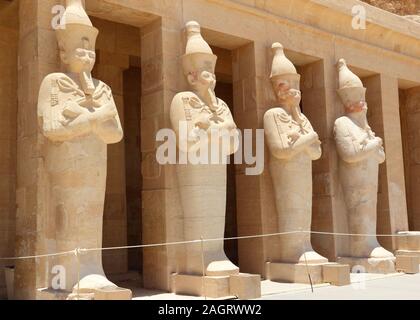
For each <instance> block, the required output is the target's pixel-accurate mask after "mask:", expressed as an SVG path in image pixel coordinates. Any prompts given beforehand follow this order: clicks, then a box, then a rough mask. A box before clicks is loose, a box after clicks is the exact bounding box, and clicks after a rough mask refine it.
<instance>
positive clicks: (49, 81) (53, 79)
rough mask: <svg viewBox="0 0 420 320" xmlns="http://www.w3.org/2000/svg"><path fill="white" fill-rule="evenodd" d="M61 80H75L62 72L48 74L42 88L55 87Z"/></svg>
mask: <svg viewBox="0 0 420 320" xmlns="http://www.w3.org/2000/svg"><path fill="white" fill-rule="evenodd" d="M59 80H65V81H71V82H73V80H72V79H71V78H70V77H69V76H68V75H66V74H65V73H62V72H53V73H50V74H47V75H46V76H45V77H44V79H43V80H42V83H41V86H53V85H54V84H55V83H57V82H58V81H59Z"/></svg>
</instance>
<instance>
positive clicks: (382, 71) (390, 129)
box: [0, 0, 420, 298]
mask: <svg viewBox="0 0 420 320" xmlns="http://www.w3.org/2000/svg"><path fill="white" fill-rule="evenodd" d="M0 2H1V0H0ZM19 3H20V11H19V16H20V17H25V19H22V20H21V21H20V22H19V31H20V32H19V34H17V32H16V31H15V33H13V32H7V33H3V32H2V33H0V45H3V44H2V43H3V42H2V40H1V37H5V36H7V37H11V36H13V35H14V36H15V37H16V38H15V40H16V39H17V37H19V43H20V48H19V59H20V64H19V68H17V67H16V68H13V70H19V75H18V79H19V83H20V86H19V92H18V99H19V105H18V114H17V123H18V131H17V132H18V133H17V147H16V149H17V182H16V184H17V186H16V189H17V191H16V201H17V205H18V210H17V215H16V221H17V225H16V242H15V243H16V250H15V252H16V254H17V255H26V254H41V253H44V252H46V251H48V250H47V247H46V244H45V243H44V240H43V237H44V234H45V233H46V232H48V227H47V223H46V222H45V221H44V220H43V212H45V210H46V203H47V202H48V199H46V198H45V196H44V192H43V190H44V188H45V187H46V186H45V180H44V178H45V177H44V173H43V171H42V161H43V160H42V152H41V149H42V144H43V138H42V137H41V136H40V135H39V131H38V127H37V126H38V124H37V117H36V111H35V110H36V103H37V95H38V90H39V85H40V82H41V80H42V79H43V77H44V76H45V75H46V74H48V73H51V72H56V71H58V70H60V65H59V63H58V54H57V53H58V51H57V46H56V40H55V35H54V31H53V30H52V29H51V26H50V22H51V13H50V9H51V6H52V5H53V4H57V3H61V1H59V0H20V1H19ZM290 3H291V2H290V1H289V0H269V1H253V0H252V1H251V0H236V1H233V0H232V1H228V0H223V1H222V0H177V1H165V0H144V1H138V0H127V1H124V2H121V1H119V0H86V7H87V12H88V13H89V15H90V16H92V17H95V18H94V19H92V21H93V23H94V25H95V26H96V27H98V28H99V29H100V31H101V33H100V35H101V36H100V37H102V38H100V40H99V41H98V48H97V49H98V65H97V67H96V69H95V73H96V76H97V77H98V78H100V79H101V80H103V81H104V82H106V83H108V84H109V85H110V86H111V88H112V90H113V93H114V97H115V100H116V103H117V106H118V109H119V111H120V117H121V118H124V116H123V115H124V114H127V112H126V110H124V109H125V107H126V103H125V100H124V88H123V86H122V83H123V79H124V77H123V75H124V71H125V70H127V69H128V68H130V66H136V67H139V66H140V68H141V97H140V98H141V114H140V130H141V131H140V136H141V139H140V149H141V174H142V183H141V188H142V195H141V209H142V210H141V211H142V212H141V219H139V220H141V226H142V232H141V238H142V242H143V243H145V244H150V243H162V242H171V241H179V240H182V238H183V230H182V222H183V221H182V212H181V210H180V205H179V195H178V190H177V183H176V180H175V178H174V168H173V166H170V165H167V166H161V165H159V164H158V163H157V162H156V158H155V152H156V148H157V145H158V144H157V142H156V141H155V134H156V132H157V131H158V130H159V129H160V128H167V127H169V107H170V102H171V100H172V97H173V96H174V94H175V93H176V92H179V91H182V90H184V89H185V88H186V83H185V80H184V79H183V75H182V71H181V68H180V56H181V55H182V54H183V50H184V45H185V42H184V41H185V39H184V37H183V32H182V31H183V27H184V24H185V22H186V21H188V20H196V21H198V22H199V23H200V24H201V26H202V34H203V37H204V38H205V39H206V41H207V42H208V43H209V44H210V45H212V46H214V47H217V48H220V49H224V50H228V51H229V52H231V54H232V61H231V65H232V71H231V77H232V78H231V79H230V80H229V81H231V83H232V94H233V97H232V100H233V114H234V119H235V122H236V123H237V125H238V127H239V128H241V129H245V128H249V129H256V128H262V120H263V115H264V112H265V111H266V110H267V109H268V108H269V107H271V106H272V104H273V96H272V93H271V88H270V83H269V81H268V75H269V69H270V65H271V53H270V50H269V48H270V46H271V44H272V43H273V42H275V41H278V42H281V43H282V44H283V45H284V47H285V49H286V55H287V56H288V57H289V58H290V60H291V61H292V62H293V63H294V64H295V65H297V66H298V69H299V71H300V72H301V73H302V78H303V82H302V94H303V101H302V106H303V110H304V113H305V114H307V116H308V118H309V119H310V121H311V122H312V124H313V126H314V128H315V130H316V131H317V132H318V133H319V135H320V138H321V140H322V142H323V145H322V150H323V156H322V158H321V159H320V160H318V161H316V162H315V163H314V172H313V178H314V197H313V209H314V210H313V224H312V228H313V230H317V231H335V232H346V231H347V223H346V210H345V206H344V205H343V196H342V190H341V187H340V185H339V181H338V168H337V161H338V160H337V154H336V150H335V143H334V138H333V133H332V129H333V125H334V121H335V119H336V118H337V117H339V116H341V115H342V114H343V111H344V110H343V107H342V105H341V103H340V101H339V98H338V96H337V93H336V89H337V72H336V62H337V60H338V59H339V58H345V59H346V60H347V62H348V65H349V66H350V68H351V69H352V70H353V71H354V72H355V73H356V74H357V75H358V76H360V77H361V78H362V79H363V81H364V83H365V85H366V86H367V87H368V92H369V96H368V100H369V101H368V103H369V107H370V108H371V114H370V117H371V118H370V120H371V122H372V123H371V125H372V128H373V129H374V130H375V131H376V132H377V135H379V136H381V137H382V138H383V139H384V145H385V152H386V154H387V162H386V164H384V165H381V168H380V190H379V198H378V200H379V202H378V209H379V211H378V232H380V233H389V232H397V231H401V230H407V229H408V228H409V223H408V221H410V228H420V226H419V224H418V222H417V221H418V218H417V217H418V214H416V213H415V207H414V206H413V205H412V204H411V205H409V206H408V212H409V214H408V215H407V206H406V201H405V195H406V189H407V190H408V191H407V194H408V195H410V197H411V198H412V195H413V194H414V190H417V184H415V183H414V182H413V181H415V180H413V179H414V178H412V179H410V180H409V181H410V182H409V183H407V181H408V180H407V179H404V170H405V172H406V175H407V166H406V167H405V169H404V163H403V159H404V157H403V151H402V150H403V145H405V143H404V144H403V141H404V136H406V135H407V134H406V133H405V132H407V131H404V130H406V129H405V128H407V127H408V132H409V133H408V135H410V134H411V133H410V132H415V130H417V129H414V127H410V126H409V125H407V126H405V125H400V108H399V101H398V100H399V94H398V90H399V89H400V91H401V90H403V91H404V92H405V93H410V94H411V96H412V97H413V98H410V99H411V100H410V99H406V100H405V101H406V103H405V106H407V109H409V107H408V106H413V107H410V108H415V105H416V103H417V102H415V101H417V100H416V98H414V97H416V95H415V94H412V93H411V92H412V91H411V90H414V89H412V88H414V87H418V86H419V85H420V72H419V70H420V59H419V57H420V47H419V46H418V45H417V44H418V41H419V38H420V27H419V25H417V24H415V22H412V21H408V20H405V19H404V18H402V17H398V16H394V15H392V14H390V13H388V12H385V11H382V10H380V9H377V8H374V7H369V8H367V15H368V18H369V23H368V25H367V29H366V30H355V29H352V28H351V21H352V17H351V8H352V6H353V5H356V4H360V2H359V1H356V0H349V1H346V2H345V3H341V2H340V4H337V2H335V1H332V0H314V1H308V0H295V1H293V5H290ZM4 12H5V11H4V10H0V15H1V14H4ZM99 19H101V20H99ZM105 20H106V21H105ZM0 21H3V19H0ZM8 21H9V20H8ZM221 22H222V23H221ZM122 24H124V25H122ZM126 25H129V26H126ZM0 28H3V26H2V25H0ZM139 30H140V32H139V33H138V31H139ZM9 43H13V41H8V44H9ZM140 46H141V47H140ZM15 50H16V48H15ZM1 54H4V50H0V55H1ZM7 54H10V51H9V50H8V51H7ZM131 56H134V57H137V58H136V59H133V58H131V59H130V57H131ZM138 57H140V58H141V59H140V60H141V61H140V62H139V60H138ZM11 59H14V58H13V57H11ZM14 61H16V60H14ZM134 61H137V62H134ZM1 66H2V61H0V68H2V67H1ZM221 74H225V73H224V72H221ZM226 74H229V72H227V73H226ZM2 81H4V77H1V78H0V84H1V83H2ZM1 88H2V87H1V85H0V89H1ZM407 101H411V102H407ZM413 101H414V102H413ZM15 106H16V104H15ZM10 110H11V111H12V110H15V109H13V104H12V105H11V107H10ZM11 117H12V118H13V114H12V115H11ZM0 119H1V120H3V117H0ZM11 120H13V119H11ZM122 120H123V119H122ZM401 123H402V122H401ZM5 128H10V132H11V131H12V128H13V121H7V125H6V126H3V125H2V126H1V129H0V130H4V129H5ZM401 128H402V132H403V133H402V134H401ZM2 132H3V131H2ZM8 132H9V131H8ZM401 135H403V138H402V137H401ZM11 139H12V138H11ZM0 143H3V140H1V139H0ZM4 143H5V144H6V145H7V142H4ZM9 148H11V150H13V146H10V147H9ZM409 148H415V144H411V145H410V146H409ZM404 150H406V149H404ZM10 154H13V151H11V153H10ZM126 155H127V152H126V150H125V146H124V143H120V144H117V145H115V146H111V147H110V148H109V163H108V165H109V171H108V172H109V181H108V186H107V200H106V210H105V215H104V243H103V245H104V246H114V245H125V244H127V243H128V240H127V239H128V237H129V236H130V231H129V229H128V227H127V221H129V219H130V216H129V215H128V211H127V204H126V197H127V194H128V191H127V188H126V186H127V183H128V180H126V171H125V170H126ZM139 157H140V155H139ZM406 158H407V154H406ZM0 159H1V158H0ZM265 159H266V161H267V159H268V152H267V150H266V153H265ZM1 161H3V159H2V160H1ZM1 161H0V170H3V169H2V168H3V167H2V166H3V164H2V162H1ZM15 162H16V161H13V162H12V163H15ZM265 167H266V170H264V172H263V173H262V175H260V176H246V175H245V173H244V169H245V166H243V165H239V166H237V167H236V168H235V178H236V223H237V234H238V236H242V235H254V234H261V233H271V232H276V228H277V226H276V223H277V222H276V219H275V214H276V213H275V206H274V204H273V194H272V186H271V177H270V175H269V172H268V170H267V168H268V167H267V162H266V166H265ZM410 168H411V167H410ZM410 170H412V171H410V174H409V176H410V177H415V170H416V169H415V165H414V164H413V165H412V169H410ZM11 172H13V170H11V171H7V173H6V175H7V176H8V177H9V178H8V179H9V180H7V181H8V182H7V183H6V182H4V181H3V179H2V181H1V182H0V186H2V188H3V183H4V184H5V185H6V186H5V188H6V190H9V191H10V190H13V189H14V180H13V177H12V178H10V176H11ZM0 174H1V175H3V173H2V172H0ZM138 187H139V186H138V185H137V186H135V188H138ZM2 194H3V193H2ZM5 194H6V193H5ZM2 196H3V195H2ZM6 200H7V199H6ZM0 201H3V200H2V198H0ZM14 202H15V200H14V193H13V192H9V198H8V200H7V201H6V202H5V205H4V206H3V202H0V215H1V217H3V215H9V217H10V209H7V208H10V206H12V208H13V205H12V204H13V203H14ZM3 208H4V209H3ZM3 210H6V211H3ZM136 219H137V218H136ZM4 221H6V220H3V219H1V220H0V229H1V228H2V226H3V225H4ZM11 221H13V215H12V219H11ZM131 221H137V220H135V219H134V220H131ZM7 223H9V222H7ZM134 223H136V222H134ZM12 225H13V222H12ZM7 230H8V235H7V240H6V239H3V238H0V250H2V248H3V250H4V248H6V247H7V248H8V251H10V250H11V249H10V248H11V246H10V245H4V241H7V243H8V244H9V243H10V241H13V231H10V230H14V226H9V227H7ZM3 234H4V233H2V234H1V235H0V237H3ZM312 239H313V243H314V247H315V248H316V249H317V250H319V251H320V253H322V254H324V255H326V256H328V258H330V259H332V260H333V259H334V258H335V257H337V256H338V255H341V254H343V253H345V252H346V250H347V249H346V246H347V243H346V238H345V237H340V236H321V235H316V236H315V235H314V236H313V237H312ZM130 241H132V240H130ZM383 244H384V245H385V246H386V247H387V248H391V249H395V243H394V242H393V241H392V239H389V240H388V241H385V242H384V243H383ZM273 245H274V247H275V243H274V244H273V243H272V240H270V239H268V238H264V239H262V238H254V239H248V240H241V241H238V249H237V250H238V252H237V253H238V260H239V266H240V268H241V270H243V271H244V272H254V273H260V274H263V275H264V272H265V271H264V264H265V262H266V261H267V260H268V259H275V251H273V249H272V248H273ZM11 253H12V252H1V253H0V255H4V254H6V255H9V254H11ZM114 253H115V254H117V255H115V257H114V258H107V257H104V263H105V268H106V269H107V270H108V272H110V273H122V272H126V271H127V270H128V265H127V264H128V261H129V259H128V257H127V252H123V251H121V252H119V251H116V252H114ZM142 253H143V260H142V263H141V264H142V266H141V268H142V272H143V275H144V285H145V286H146V287H149V288H159V289H165V290H169V289H170V277H169V275H170V274H171V273H173V272H176V271H177V270H178V268H179V266H180V264H182V261H183V258H184V256H183V249H182V248H181V246H168V247H155V248H147V249H144V250H143V252H142ZM16 272H17V278H16V280H17V281H16V289H17V295H18V297H22V298H28V297H33V289H34V288H39V287H41V286H44V285H45V281H44V278H45V274H46V269H45V268H44V267H43V262H38V263H35V262H34V261H26V262H20V263H19V264H18V265H17V270H16ZM0 275H1V273H0ZM0 286H1V280H0Z"/></svg>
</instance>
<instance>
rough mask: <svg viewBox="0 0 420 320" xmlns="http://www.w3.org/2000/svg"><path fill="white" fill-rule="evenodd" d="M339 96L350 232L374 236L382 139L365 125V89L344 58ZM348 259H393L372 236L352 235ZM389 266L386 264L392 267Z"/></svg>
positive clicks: (338, 141) (336, 130)
mask: <svg viewBox="0 0 420 320" xmlns="http://www.w3.org/2000/svg"><path fill="white" fill-rule="evenodd" d="M338 72H339V86H340V87H339V89H338V94H339V96H340V98H341V100H342V102H343V104H344V107H345V112H346V114H345V115H344V116H342V117H340V118H338V119H337V120H336V121H335V125H334V136H335V141H336V145H337V152H338V155H339V158H340V161H339V174H340V183H341V186H342V188H343V192H344V198H345V202H346V206H347V215H348V216H347V218H348V225H349V232H350V233H356V234H373V235H374V234H376V220H377V213H376V204H377V192H378V167H379V164H380V163H383V162H384V161H385V153H384V149H383V146H382V139H381V138H379V137H376V136H375V133H374V132H373V131H372V129H371V128H370V127H369V124H368V122H367V118H366V113H367V104H366V100H365V93H366V88H364V87H363V83H362V81H361V80H360V79H359V78H358V77H357V76H356V75H355V74H354V73H352V72H351V71H350V70H349V68H348V67H347V65H346V62H345V60H344V59H340V60H339V62H338ZM349 241H350V256H351V257H355V258H373V259H391V260H392V259H393V254H392V253H391V252H389V251H387V250H385V249H384V248H382V247H381V246H380V245H379V243H378V240H377V238H376V237H375V236H373V237H372V236H370V237H367V236H352V237H349ZM391 265H392V264H389V266H391Z"/></svg>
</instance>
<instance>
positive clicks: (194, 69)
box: [182, 21, 217, 90]
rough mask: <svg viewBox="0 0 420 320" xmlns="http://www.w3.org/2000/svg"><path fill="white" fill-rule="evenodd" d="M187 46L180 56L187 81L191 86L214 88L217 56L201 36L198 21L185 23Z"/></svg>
mask: <svg viewBox="0 0 420 320" xmlns="http://www.w3.org/2000/svg"><path fill="white" fill-rule="evenodd" d="M185 29H186V33H187V46H186V49H185V54H184V55H183V56H182V67H183V70H184V75H185V76H186V77H187V80H188V83H189V84H190V86H192V87H193V88H196V87H206V88H205V89H207V88H210V89H212V90H214V87H215V86H216V76H215V74H214V73H215V67H216V61H217V56H216V55H214V54H213V51H212V50H211V48H210V46H209V45H208V43H207V42H206V41H205V40H204V39H203V37H202V36H201V28H200V25H199V24H198V22H196V21H189V22H187V23H186V25H185Z"/></svg>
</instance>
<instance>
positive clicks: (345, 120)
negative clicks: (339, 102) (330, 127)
mask: <svg viewBox="0 0 420 320" xmlns="http://www.w3.org/2000/svg"><path fill="white" fill-rule="evenodd" d="M351 124H353V122H352V121H351V120H350V119H349V117H347V116H341V117H339V118H337V119H336V120H335V122H334V126H335V127H343V126H344V127H347V126H349V125H351Z"/></svg>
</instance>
